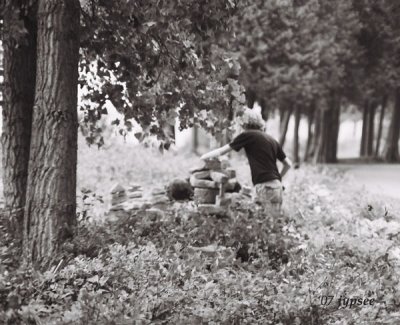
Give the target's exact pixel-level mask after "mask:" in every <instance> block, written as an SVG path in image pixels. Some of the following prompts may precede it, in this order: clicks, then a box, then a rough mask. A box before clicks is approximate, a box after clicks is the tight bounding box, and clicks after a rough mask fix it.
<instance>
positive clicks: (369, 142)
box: [366, 103, 376, 157]
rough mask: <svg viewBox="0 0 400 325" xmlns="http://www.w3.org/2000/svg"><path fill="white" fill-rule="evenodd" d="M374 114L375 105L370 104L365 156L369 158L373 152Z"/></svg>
mask: <svg viewBox="0 0 400 325" xmlns="http://www.w3.org/2000/svg"><path fill="white" fill-rule="evenodd" d="M375 112H376V105H375V103H371V104H370V105H369V110H368V131H367V148H366V150H367V156H368V157H371V156H372V155H373V151H374V133H375V127H374V124H375Z"/></svg>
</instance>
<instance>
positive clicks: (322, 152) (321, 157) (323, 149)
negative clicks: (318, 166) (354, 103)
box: [314, 93, 340, 163]
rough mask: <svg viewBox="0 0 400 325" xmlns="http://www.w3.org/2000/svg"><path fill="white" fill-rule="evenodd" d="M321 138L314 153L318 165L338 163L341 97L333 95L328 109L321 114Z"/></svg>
mask: <svg viewBox="0 0 400 325" xmlns="http://www.w3.org/2000/svg"><path fill="white" fill-rule="evenodd" d="M319 123H320V126H319V127H320V133H321V135H320V137H319V139H318V143H317V146H316V150H315V153H314V162H316V163H336V162H337V156H336V155H337V141H338V135H339V127H340V97H339V96H338V95H337V94H335V93H333V94H332V95H331V96H330V98H329V103H328V107H326V108H325V109H324V110H323V111H321V113H320V118H319Z"/></svg>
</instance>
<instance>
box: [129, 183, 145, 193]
mask: <svg viewBox="0 0 400 325" xmlns="http://www.w3.org/2000/svg"><path fill="white" fill-rule="evenodd" d="M141 190H142V186H141V185H139V184H133V185H131V186H129V187H128V192H136V191H141Z"/></svg>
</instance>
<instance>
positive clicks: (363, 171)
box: [334, 164, 400, 199]
mask: <svg viewBox="0 0 400 325" xmlns="http://www.w3.org/2000/svg"><path fill="white" fill-rule="evenodd" d="M334 166H335V167H338V168H340V169H344V170H346V171H347V172H348V173H349V174H350V175H351V176H353V178H354V181H355V183H356V184H355V185H358V186H365V188H366V189H367V190H368V191H369V192H371V193H374V194H378V195H385V196H389V197H392V198H397V199H400V164H396V165H393V164H338V165H334Z"/></svg>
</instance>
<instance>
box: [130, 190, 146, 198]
mask: <svg viewBox="0 0 400 325" xmlns="http://www.w3.org/2000/svg"><path fill="white" fill-rule="evenodd" d="M128 197H129V198H130V199H138V198H141V197H143V193H142V192H140V191H136V192H130V193H128Z"/></svg>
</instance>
